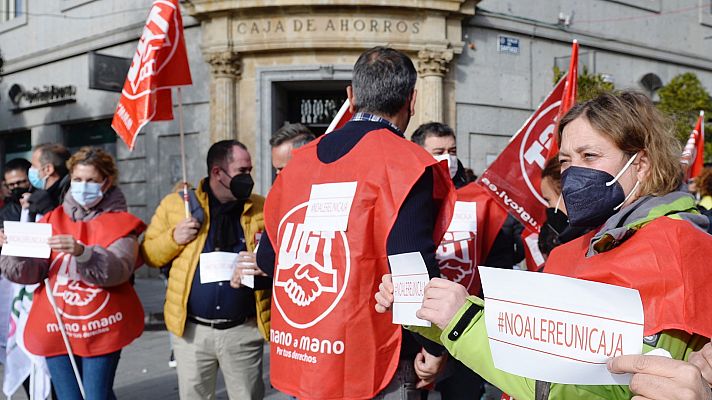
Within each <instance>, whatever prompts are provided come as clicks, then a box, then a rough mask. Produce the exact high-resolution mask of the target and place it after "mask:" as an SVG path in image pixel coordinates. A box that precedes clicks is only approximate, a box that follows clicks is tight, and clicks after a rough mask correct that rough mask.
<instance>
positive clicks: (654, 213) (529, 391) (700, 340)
mask: <svg viewBox="0 0 712 400" xmlns="http://www.w3.org/2000/svg"><path fill="white" fill-rule="evenodd" d="M673 195H674V196H673ZM694 207H695V204H694V200H693V199H692V197H691V196H680V195H679V194H671V195H667V196H663V197H659V198H653V200H652V201H648V202H647V204H646V207H641V208H640V209H638V210H636V211H635V212H634V213H632V214H630V215H629V218H628V219H627V221H625V222H628V221H633V222H628V223H626V224H625V227H624V228H625V229H628V230H638V229H640V228H642V227H643V226H644V225H645V224H647V223H648V222H650V221H651V220H653V219H654V218H660V217H662V216H665V217H662V218H666V217H670V218H675V219H685V220H689V221H690V222H691V223H694V224H698V223H699V224H704V223H705V222H704V218H697V217H698V216H697V215H695V214H694V213H695V211H694ZM626 209H627V207H626V208H625V209H623V210H621V212H619V213H618V214H617V215H619V214H621V213H624V211H625V210H626ZM630 217H632V218H630ZM615 219H616V218H615V216H614V217H612V218H611V220H615ZM609 221H610V220H609ZM618 221H620V218H618V219H617V220H616V221H615V223H616V224H617V223H618ZM607 225H608V223H607V224H606V225H604V227H603V228H602V229H601V232H599V233H598V234H596V236H595V238H598V239H600V238H605V237H606V236H608V235H607V233H610V234H612V235H613V236H615V237H616V239H619V240H620V239H623V238H625V237H626V236H627V237H630V236H628V235H626V234H624V233H623V232H621V231H620V229H622V228H617V229H618V231H615V232H614V231H612V230H611V231H610V232H606V226H607ZM614 225H615V224H614ZM623 240H624V239H623ZM623 240H621V241H620V242H619V241H618V240H616V241H613V240H611V241H608V240H604V242H607V243H606V244H608V246H605V247H606V248H605V250H602V249H601V248H600V247H601V246H599V247H598V248H597V249H596V251H594V249H593V247H594V246H596V243H595V242H594V243H592V245H591V246H592V249H591V251H592V252H593V253H595V252H597V251H598V252H600V251H608V250H610V249H611V248H614V247H615V246H614V245H610V243H616V245H619V244H620V243H621V242H622V241H623ZM475 306H476V307H484V303H483V301H482V300H481V299H479V298H477V297H474V296H470V297H468V299H467V303H466V304H465V305H464V306H462V307H461V308H460V310H459V311H458V312H457V314H456V315H455V317H454V318H453V319H452V321H450V324H449V325H448V326H447V327H446V328H445V329H444V330H442V331H441V330H440V329H438V328H437V327H435V326H433V327H432V328H421V327H410V328H409V329H411V330H413V331H415V332H417V333H420V334H421V335H423V336H425V337H427V338H428V339H430V340H433V341H435V342H437V343H442V344H443V346H445V348H446V349H447V350H448V352H449V353H450V354H451V355H452V356H453V357H455V358H456V359H458V360H460V361H462V362H463V363H464V364H465V365H467V366H468V367H469V368H470V369H472V370H473V371H475V372H476V373H477V374H478V375H480V376H481V377H482V378H484V379H485V380H486V381H488V382H490V383H491V384H493V385H495V386H497V387H498V388H500V389H501V390H503V391H504V392H506V393H507V394H509V395H510V396H512V397H514V398H515V399H517V400H529V399H535V385H536V381H535V380H533V379H528V378H524V377H521V376H516V375H513V374H509V373H507V372H503V371H501V370H498V369H497V368H495V366H494V361H493V360H492V354H491V352H490V346H489V342H488V338H487V331H486V329H485V319H484V311H482V310H480V311H479V312H477V314H476V315H475V316H474V317H473V318H472V320H471V321H470V322H469V324H468V325H467V327H466V328H465V329H464V330H462V333H461V334H460V335H459V336H458V337H457V338H456V339H455V340H451V339H450V338H449V334H450V332H452V331H453V329H454V328H455V326H456V325H457V323H458V322H459V321H460V319H462V317H463V314H464V313H465V312H466V311H467V310H468V309H469V308H470V307H475ZM708 341H709V339H707V338H704V337H702V336H699V335H691V334H689V333H686V332H682V331H664V332H661V333H660V336H659V338H658V341H657V343H656V345H655V347H657V348H663V349H665V350H667V351H668V352H670V354H671V355H672V358H674V359H677V360H687V358H688V357H689V355H690V353H691V352H693V351H697V350H699V349H700V348H702V346H704V345H705V343H707V342H708ZM655 347H652V346H650V345H648V344H645V343H644V344H643V353H647V352H649V351H651V350H653V349H654V348H655ZM631 396H632V394H631V392H630V390H629V389H628V386H613V385H611V386H585V385H563V384H556V383H554V384H552V385H551V391H550V392H549V399H606V400H610V399H621V400H622V399H626V400H627V399H630V398H631Z"/></svg>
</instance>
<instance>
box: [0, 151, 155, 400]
mask: <svg viewBox="0 0 712 400" xmlns="http://www.w3.org/2000/svg"><path fill="white" fill-rule="evenodd" d="M67 167H68V169H69V172H70V174H71V190H70V192H68V193H67V194H66V196H65V198H64V202H63V204H62V206H61V207H57V208H56V209H54V210H53V211H51V212H49V213H48V214H46V215H45V216H44V217H43V218H42V221H41V222H45V223H49V224H52V235H53V236H52V237H51V238H50V239H49V247H50V248H51V249H52V252H51V255H50V258H49V259H42V258H24V257H11V256H0V268H2V272H3V274H4V275H5V276H7V277H8V279H10V280H11V281H14V282H17V283H22V284H35V283H38V284H39V287H38V289H37V290H35V295H34V299H33V304H32V308H31V310H30V315H29V317H28V321H27V325H26V326H27V329H25V332H24V335H23V337H24V342H25V346H26V347H27V349H28V350H29V351H30V352H32V353H33V354H37V355H40V356H44V357H46V360H47V367H48V368H49V372H50V374H51V376H52V382H53V384H54V387H55V389H56V393H57V395H58V397H59V399H60V400H74V399H81V394H80V389H79V384H78V382H77V380H76V378H75V375H74V372H73V369H72V365H71V363H70V359H69V356H68V351H67V348H66V347H65V344H64V342H63V339H62V335H61V332H60V329H59V325H58V322H57V319H56V316H55V313H54V310H53V307H52V303H51V302H50V296H52V297H53V298H54V302H55V303H56V305H57V308H58V311H59V313H60V316H61V320H62V325H64V328H65V329H64V330H65V331H66V334H67V337H68V339H69V344H70V347H71V349H72V350H73V352H74V355H75V360H76V363H77V367H78V369H79V372H80V375H81V379H82V384H83V387H84V391H85V393H86V399H87V400H105V399H115V398H116V396H115V395H114V393H113V389H112V386H113V382H114V375H115V374H116V367H117V366H118V362H119V355H120V353H121V349H122V348H123V347H124V346H126V345H128V344H129V343H131V342H132V341H133V340H134V339H136V338H137V337H138V336H140V335H141V332H142V331H143V308H142V307H141V303H140V301H139V299H138V296H137V295H136V292H135V291H134V289H133V287H132V286H131V284H130V283H129V278H130V277H131V276H132V274H133V272H134V269H135V267H136V266H137V265H140V264H139V262H138V241H137V237H138V235H139V234H140V233H141V232H142V231H143V229H144V224H143V222H141V220H140V219H138V218H136V217H135V216H133V215H131V214H130V213H128V212H127V204H126V199H125V198H124V195H123V193H122V192H121V190H120V189H119V188H118V187H117V186H116V182H117V179H118V171H117V168H116V164H115V162H114V159H113V158H112V157H111V155H109V154H108V153H107V152H105V151H104V150H102V149H99V148H90V147H84V148H82V149H81V150H79V151H78V152H77V153H76V154H74V155H73V156H72V157H71V158H70V159H69V161H68V162H67ZM0 242H1V243H3V244H4V243H5V242H6V237H5V236H4V235H3V234H0ZM45 278H48V279H49V285H48V286H49V287H47V286H46V285H45V284H44V282H47V281H46V280H45Z"/></svg>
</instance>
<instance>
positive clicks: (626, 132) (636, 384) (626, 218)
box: [376, 91, 712, 400]
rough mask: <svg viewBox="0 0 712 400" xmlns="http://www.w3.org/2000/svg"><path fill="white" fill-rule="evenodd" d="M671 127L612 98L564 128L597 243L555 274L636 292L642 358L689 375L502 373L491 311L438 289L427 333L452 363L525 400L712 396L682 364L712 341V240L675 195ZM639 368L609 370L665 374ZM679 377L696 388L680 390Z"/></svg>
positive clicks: (573, 180)
mask: <svg viewBox="0 0 712 400" xmlns="http://www.w3.org/2000/svg"><path fill="white" fill-rule="evenodd" d="M669 126H670V125H669V123H668V121H667V120H666V119H664V118H663V116H662V115H661V114H660V113H659V111H658V110H657V109H656V108H655V106H654V105H653V103H652V102H651V101H650V99H648V98H647V97H646V96H645V95H643V94H639V93H636V92H632V91H623V92H617V93H606V94H602V95H601V96H599V97H597V98H595V99H593V100H590V101H588V102H585V103H581V104H577V105H575V106H574V107H573V108H571V110H569V112H568V113H567V114H566V115H565V116H564V117H563V118H562V120H561V122H560V126H559V139H560V140H559V143H561V149H560V154H559V161H560V163H561V170H562V176H561V184H562V188H561V189H562V195H563V200H564V203H565V204H566V211H567V214H568V217H569V223H570V224H571V225H572V226H577V227H582V228H591V229H592V231H591V232H589V233H588V234H585V235H584V236H582V237H580V238H578V239H576V240H573V241H571V242H569V243H565V244H562V245H560V246H558V247H557V248H555V249H554V250H553V251H552V252H551V254H550V256H549V259H548V260H547V263H546V267H545V269H544V272H545V273H553V274H558V275H565V276H569V277H573V278H579V279H585V280H590V281H596V282H602V283H608V284H612V285H618V286H623V287H629V288H634V289H637V290H638V291H639V292H640V296H641V299H642V303H643V311H644V314H645V324H644V335H645V336H646V338H645V340H644V343H643V352H644V353H646V352H648V351H651V350H652V349H653V348H662V349H665V350H667V351H668V352H669V353H670V354H671V355H672V358H673V359H674V360H668V361H674V362H673V363H671V364H673V365H678V364H676V363H679V366H680V367H681V368H678V369H676V370H675V371H670V372H669V373H670V374H672V375H668V376H667V377H662V376H659V377H657V378H655V377H653V378H655V379H652V378H651V377H650V376H646V377H642V375H641V376H638V375H636V377H634V378H633V380H632V381H631V385H630V386H580V385H564V384H551V385H549V384H546V383H543V382H534V381H533V380H531V379H526V378H523V377H518V376H515V375H512V374H508V373H505V372H502V371H500V370H497V369H496V368H495V367H494V363H493V361H492V356H491V354H490V351H489V345H488V342H487V340H488V338H487V332H486V331H485V323H484V318H483V316H484V305H483V302H482V300H480V299H478V298H476V297H473V296H469V297H468V295H467V292H466V291H465V290H464V288H462V287H461V286H459V285H457V284H455V283H453V282H450V281H447V280H443V279H438V278H435V279H433V280H431V281H430V283H429V284H428V285H427V286H426V289H425V301H424V302H423V306H422V308H421V309H420V310H419V311H418V314H417V315H418V317H420V318H423V319H426V320H429V321H431V322H433V323H434V325H437V327H439V328H440V329H441V331H440V330H437V329H432V330H425V331H421V330H420V329H418V331H420V332H422V333H423V334H426V335H429V337H430V338H431V339H436V340H437V339H439V340H440V342H442V344H443V345H445V347H446V348H447V349H448V351H449V352H450V354H452V355H453V356H455V357H456V358H458V359H459V360H460V361H462V362H463V363H464V364H466V365H467V366H469V367H470V368H472V369H473V370H474V371H475V372H477V373H478V374H479V375H481V376H482V377H483V378H485V379H486V380H487V381H489V382H491V383H493V384H494V385H496V386H498V387H499V388H500V389H502V390H504V391H506V392H507V393H509V394H510V395H512V396H514V397H515V398H517V399H519V400H525V399H533V398H535V392H536V394H537V395H536V396H537V397H536V398H537V399H539V398H544V399H545V398H550V399H629V398H630V397H631V396H632V394H638V395H641V396H643V397H641V398H650V399H677V398H702V397H692V396H691V393H692V391H693V390H697V392H696V393H698V394H701V393H704V391H702V392H700V391H699V389H700V387H701V385H700V382H701V376H700V375H699V371H698V372H697V375H696V376H693V375H694V374H690V373H689V371H695V368H694V367H692V368H689V367H690V365H689V364H687V363H684V362H682V361H679V360H686V359H687V357H688V356H689V355H690V353H691V352H692V351H696V350H699V349H700V348H702V346H703V345H704V344H705V343H706V342H707V341H708V339H707V338H709V337H710V336H712V314H710V313H709V310H711V309H712V297H710V296H709V294H708V292H709V289H710V288H711V287H712V275H710V274H709V271H708V270H709V268H708V266H709V261H708V260H707V257H708V254H710V253H712V238H711V237H710V236H709V235H708V234H707V233H705V229H706V228H707V224H708V220H707V218H705V217H704V216H702V215H700V214H699V213H698V212H697V210H696V208H695V201H694V198H693V197H692V196H690V195H689V194H686V193H682V192H678V191H676V190H677V188H678V187H679V185H680V177H681V176H682V174H681V170H680V163H679V155H680V145H679V143H678V142H677V141H676V139H675V137H674V135H673V133H672V131H671V130H670V129H669V128H668V127H669ZM392 289H393V285H392V282H391V280H390V277H389V276H384V280H383V283H382V284H381V287H380V291H379V292H378V293H377V294H376V300H377V302H378V304H377V306H376V310H377V311H379V312H385V310H386V307H389V306H390V304H391V303H392V300H393V296H392ZM456 327H457V329H458V331H457V332H456V335H455V336H452V335H450V334H451V332H453V330H455V329H456ZM414 329H415V328H414ZM453 338H454V339H453ZM630 357H634V356H623V357H622V358H621V359H620V360H619V359H614V361H613V362H612V363H611V364H610V365H609V368H610V369H611V371H613V372H617V373H618V372H641V371H642V369H641V368H642V367H643V366H645V365H646V363H648V362H650V363H657V362H658V360H657V359H656V358H655V357H651V358H652V360H651V361H648V360H650V358H646V359H643V361H641V362H637V361H635V362H632V363H630V362H628V361H629V360H630ZM636 360H637V359H636ZM676 360H677V361H676ZM624 364H625V365H627V366H623V367H621V365H624ZM631 365H632V366H631ZM636 365H637V366H638V367H641V368H638V369H635V367H636ZM677 372H680V373H682V374H683V375H685V377H687V378H691V379H680V380H677V379H675V375H676V374H677ZM658 378H659V379H658ZM668 378H670V379H668ZM692 378H694V379H692ZM684 396H687V397H684Z"/></svg>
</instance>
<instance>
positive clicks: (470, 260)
mask: <svg viewBox="0 0 712 400" xmlns="http://www.w3.org/2000/svg"><path fill="white" fill-rule="evenodd" d="M475 237H476V236H475V234H474V233H473V232H446V233H445V235H444V236H443V240H442V242H440V246H439V247H438V250H437V252H436V257H437V259H438V266H439V267H440V274H441V275H443V277H445V278H446V279H448V280H450V281H453V282H455V283H459V284H461V285H462V286H464V287H465V288H467V290H468V291H469V290H470V286H472V283H473V282H474V281H475V279H474V278H475Z"/></svg>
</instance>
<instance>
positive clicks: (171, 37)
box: [123, 0, 181, 99]
mask: <svg viewBox="0 0 712 400" xmlns="http://www.w3.org/2000/svg"><path fill="white" fill-rule="evenodd" d="M176 7H177V6H176V4H174V2H171V1H164V0H156V1H154V3H153V6H152V7H151V11H150V12H149V14H148V19H147V20H146V26H145V27H144V28H143V33H142V34H141V39H140V40H139V42H138V47H137V48H136V53H135V54H134V56H133V60H132V61H131V68H129V72H128V75H127V77H126V81H127V83H128V84H129V85H128V87H126V86H124V90H123V94H124V96H127V97H129V98H131V99H134V98H137V97H140V96H145V95H148V94H150V93H151V90H152V88H151V85H150V78H151V77H153V76H155V75H157V74H158V73H159V72H160V71H161V70H162V69H164V68H166V67H167V66H168V64H169V62H170V61H171V59H172V58H173V55H174V54H175V53H176V51H177V49H178V45H179V43H180V35H181V32H180V29H179V27H180V24H178V22H177V18H178V10H177V8H176ZM127 89H130V90H131V92H130V93H129V92H128V91H127Z"/></svg>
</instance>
